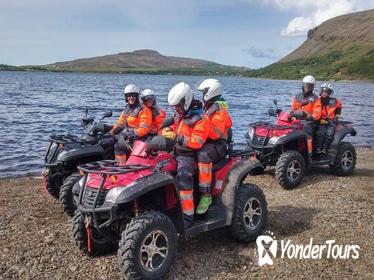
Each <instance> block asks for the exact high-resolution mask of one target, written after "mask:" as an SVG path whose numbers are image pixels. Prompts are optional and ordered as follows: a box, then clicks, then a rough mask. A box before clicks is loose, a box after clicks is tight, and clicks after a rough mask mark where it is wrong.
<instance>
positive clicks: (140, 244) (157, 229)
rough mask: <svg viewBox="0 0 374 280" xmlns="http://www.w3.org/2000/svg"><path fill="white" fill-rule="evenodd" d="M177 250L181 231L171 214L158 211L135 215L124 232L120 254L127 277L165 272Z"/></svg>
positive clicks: (140, 277)
mask: <svg viewBox="0 0 374 280" xmlns="http://www.w3.org/2000/svg"><path fill="white" fill-rule="evenodd" d="M176 252H177V231H176V229H175V226H174V224H173V222H172V221H171V220H170V218H169V217H168V216H166V215H165V214H162V213H160V212H157V211H150V212H145V213H142V214H141V215H139V216H137V217H135V218H133V219H132V220H131V222H130V223H129V224H127V226H126V230H125V231H124V232H122V238H121V240H120V242H119V248H118V258H119V264H120V268H121V270H122V272H123V273H124V276H125V278H126V279H158V278H162V277H163V276H165V275H166V274H167V273H168V271H169V270H170V267H171V265H172V263H173V261H174V259H175V256H176Z"/></svg>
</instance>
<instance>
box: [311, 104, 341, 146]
mask: <svg viewBox="0 0 374 280" xmlns="http://www.w3.org/2000/svg"><path fill="white" fill-rule="evenodd" d="M319 99H320V102H319V106H321V120H326V121H327V124H320V125H319V126H318V129H317V133H316V134H317V135H316V145H315V146H316V148H318V149H324V150H327V149H328V148H329V147H330V145H331V142H332V140H333V137H334V133H335V126H336V116H339V115H340V114H341V111H342V103H341V102H340V101H339V100H338V99H337V98H334V97H326V98H322V97H320V98H319Z"/></svg>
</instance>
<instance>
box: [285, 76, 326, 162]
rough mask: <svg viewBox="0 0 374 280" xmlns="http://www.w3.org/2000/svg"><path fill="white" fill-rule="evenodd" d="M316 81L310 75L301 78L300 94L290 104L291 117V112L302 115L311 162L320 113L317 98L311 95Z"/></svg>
mask: <svg viewBox="0 0 374 280" xmlns="http://www.w3.org/2000/svg"><path fill="white" fill-rule="evenodd" d="M315 84H316V79H315V78H314V77H313V76H312V75H308V76H305V77H304V78H303V85H302V87H301V89H302V93H299V94H297V95H296V96H295V97H294V98H293V99H292V104H291V109H292V112H291V115H292V113H293V112H296V113H297V112H299V113H302V114H303V116H302V119H304V120H305V123H304V132H305V133H306V134H307V148H308V157H309V159H310V160H312V154H313V134H314V132H315V130H316V128H317V125H318V122H317V121H318V120H319V117H320V114H321V112H320V111H318V110H320V106H318V105H316V103H319V99H318V96H317V95H316V94H314V93H313V90H314V86H315Z"/></svg>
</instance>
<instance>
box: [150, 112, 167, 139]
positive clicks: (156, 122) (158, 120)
mask: <svg viewBox="0 0 374 280" xmlns="http://www.w3.org/2000/svg"><path fill="white" fill-rule="evenodd" d="M150 109H151V111H152V126H151V129H150V131H149V132H150V133H151V134H152V135H156V134H157V133H158V131H159V130H160V127H161V125H162V123H163V121H164V119H165V117H166V112H165V111H164V110H163V109H161V108H160V107H158V106H157V105H155V106H153V107H152V108H150Z"/></svg>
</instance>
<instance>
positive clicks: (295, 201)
mask: <svg viewBox="0 0 374 280" xmlns="http://www.w3.org/2000/svg"><path fill="white" fill-rule="evenodd" d="M247 182H250V183H255V184H257V185H258V186H260V187H261V188H263V190H264V192H265V194H266V198H267V201H268V208H269V219H268V226H267V229H266V230H268V231H271V232H273V233H274V235H275V236H276V238H277V240H282V239H285V240H287V239H290V240H292V243H294V244H304V245H307V244H308V243H309V241H310V238H313V244H324V243H325V241H326V240H331V239H333V240H335V241H336V243H337V244H341V245H345V244H357V245H359V246H360V250H359V258H358V259H352V258H350V259H340V260H336V259H332V258H330V259H327V258H326V257H324V258H322V259H320V260H299V259H297V260H295V259H291V260H290V259H281V258H280V257H279V254H278V257H277V258H276V259H274V265H272V266H263V267H260V266H259V265H258V264H257V261H258V257H257V252H256V245H255V243H251V244H248V245H244V244H240V243H237V242H235V241H233V240H232V239H231V237H230V232H229V230H227V229H221V230H217V231H214V232H210V233H204V234H201V235H199V236H198V237H196V238H194V239H192V240H189V241H183V242H180V246H179V252H178V257H177V260H176V263H175V266H174V269H173V271H172V273H171V275H170V278H176V279H208V278H209V279H250V278H259V279H265V278H266V279H268V278H272V279H374V241H373V239H372V238H373V236H374V218H373V213H374V211H373V210H374V184H373V182H374V149H366V148H365V149H364V148H361V149H359V150H358V164H357V167H356V170H355V172H354V174H353V175H352V176H350V177H335V176H333V175H330V174H329V170H328V168H318V169H313V170H311V171H310V172H309V174H308V175H307V176H306V178H305V180H304V182H303V184H302V185H301V186H300V187H298V188H297V189H294V190H290V191H286V190H283V189H282V188H281V187H280V186H279V185H277V183H276V182H275V181H274V178H273V171H272V170H269V171H267V172H266V174H265V175H261V176H255V177H248V178H247ZM278 253H279V252H278ZM120 278H121V274H120V272H119V269H118V266H117V257H116V255H115V254H112V255H108V256H103V257H98V258H89V257H86V256H84V255H83V254H82V253H81V252H80V251H79V250H78V248H77V247H76V246H75V245H74V244H73V242H72V239H71V229H70V221H69V217H68V216H67V215H66V214H64V213H63V211H62V208H61V206H60V205H59V203H58V201H57V200H54V199H53V198H52V197H50V196H49V195H47V194H45V193H44V192H42V189H41V179H35V178H20V179H5V180H1V181H0V279H102V280H104V279H120Z"/></svg>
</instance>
